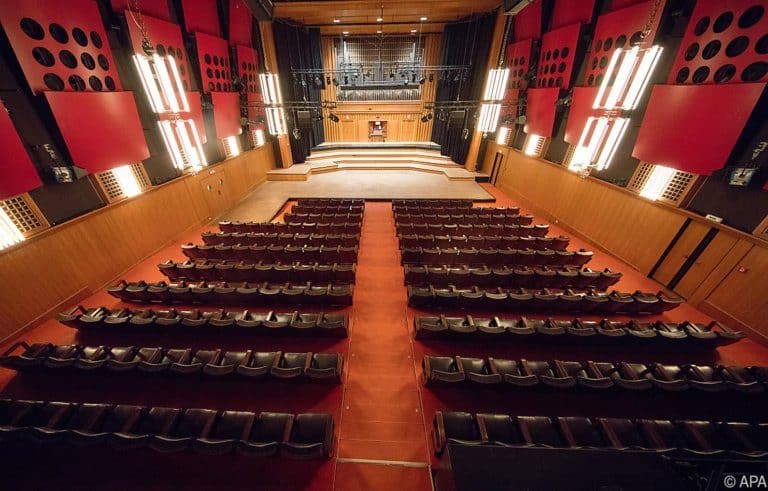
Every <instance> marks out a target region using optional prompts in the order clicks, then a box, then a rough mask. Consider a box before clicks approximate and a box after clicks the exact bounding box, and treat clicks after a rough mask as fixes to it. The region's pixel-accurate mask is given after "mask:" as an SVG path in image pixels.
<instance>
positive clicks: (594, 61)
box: [592, 57, 597, 70]
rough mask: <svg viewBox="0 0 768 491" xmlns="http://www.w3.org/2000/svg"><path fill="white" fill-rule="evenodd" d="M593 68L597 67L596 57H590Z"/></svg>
mask: <svg viewBox="0 0 768 491" xmlns="http://www.w3.org/2000/svg"><path fill="white" fill-rule="evenodd" d="M595 68H597V58H596V57H595V58H592V70H594V69H595Z"/></svg>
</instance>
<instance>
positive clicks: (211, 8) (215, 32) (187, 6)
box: [181, 0, 221, 36]
mask: <svg viewBox="0 0 768 491" xmlns="http://www.w3.org/2000/svg"><path fill="white" fill-rule="evenodd" d="M181 8H182V10H183V11H184V25H185V26H186V28H187V32H188V33H190V34H191V33H199V32H204V33H206V34H210V35H211V36H221V30H220V28H219V11H218V9H217V8H216V0H181Z"/></svg>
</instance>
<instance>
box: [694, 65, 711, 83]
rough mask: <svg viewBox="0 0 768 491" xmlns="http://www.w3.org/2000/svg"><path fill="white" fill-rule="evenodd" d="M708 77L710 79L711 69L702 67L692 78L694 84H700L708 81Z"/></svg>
mask: <svg viewBox="0 0 768 491" xmlns="http://www.w3.org/2000/svg"><path fill="white" fill-rule="evenodd" d="M707 77H709V67H708V66H700V67H699V68H697V69H696V71H695V72H693V77H691V80H693V83H695V84H700V83H703V82H704V81H706V80H707Z"/></svg>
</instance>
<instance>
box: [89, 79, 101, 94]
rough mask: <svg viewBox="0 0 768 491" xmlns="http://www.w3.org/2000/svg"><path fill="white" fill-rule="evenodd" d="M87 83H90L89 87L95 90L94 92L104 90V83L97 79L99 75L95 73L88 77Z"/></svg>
mask: <svg viewBox="0 0 768 491" xmlns="http://www.w3.org/2000/svg"><path fill="white" fill-rule="evenodd" d="M88 85H90V86H91V89H93V90H95V91H96V92H101V91H102V90H104V84H102V83H101V80H99V77H97V76H95V75H91V76H90V77H88Z"/></svg>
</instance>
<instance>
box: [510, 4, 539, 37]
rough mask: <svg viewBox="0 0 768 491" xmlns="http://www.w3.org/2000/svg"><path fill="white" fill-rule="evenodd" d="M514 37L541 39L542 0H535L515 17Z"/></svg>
mask: <svg viewBox="0 0 768 491" xmlns="http://www.w3.org/2000/svg"><path fill="white" fill-rule="evenodd" d="M513 26H514V28H513V39H514V40H515V41H523V40H525V39H539V38H540V37H541V0H534V1H533V2H532V3H531V4H529V5H527V6H526V7H525V8H523V10H521V11H520V12H518V14H517V15H515V16H514V17H513Z"/></svg>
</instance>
